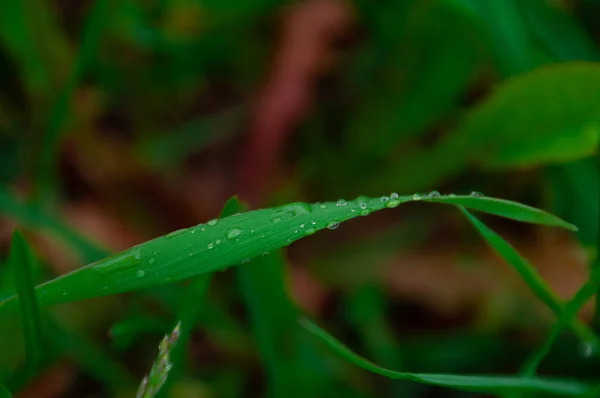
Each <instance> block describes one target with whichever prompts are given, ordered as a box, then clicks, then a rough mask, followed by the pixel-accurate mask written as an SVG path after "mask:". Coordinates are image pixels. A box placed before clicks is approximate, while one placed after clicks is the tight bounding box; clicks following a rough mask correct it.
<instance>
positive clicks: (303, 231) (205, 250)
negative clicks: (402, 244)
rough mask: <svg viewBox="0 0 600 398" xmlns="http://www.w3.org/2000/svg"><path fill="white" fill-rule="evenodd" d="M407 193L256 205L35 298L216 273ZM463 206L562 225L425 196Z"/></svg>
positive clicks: (465, 200) (10, 303) (499, 205)
mask: <svg viewBox="0 0 600 398" xmlns="http://www.w3.org/2000/svg"><path fill="white" fill-rule="evenodd" d="M411 200H413V196H398V195H397V194H392V195H390V196H389V197H388V196H384V197H381V198H367V197H364V196H362V197H358V198H357V199H355V200H353V201H349V202H346V201H344V200H340V201H338V202H337V203H317V204H307V203H291V204H288V205H285V206H281V207H276V208H270V209H263V210H256V211H251V212H247V213H242V214H238V215H233V216H229V217H224V218H222V219H220V220H211V221H209V222H207V223H206V224H200V225H198V226H196V227H192V228H187V229H182V230H179V231H175V232H172V233H170V234H168V235H165V236H162V237H159V238H156V239H154V240H151V241H148V242H146V243H143V244H141V245H138V246H135V247H133V248H130V249H127V250H125V251H122V252H120V253H117V254H115V255H113V256H110V257H108V258H105V259H102V260H99V261H97V262H95V263H92V264H90V265H88V266H85V267H82V268H80V269H78V270H75V271H73V272H71V273H69V274H66V275H63V276H61V277H58V278H56V279H53V280H51V281H48V282H46V283H44V284H42V285H39V286H38V287H37V294H38V298H39V301H40V303H42V304H55V303H61V302H68V301H76V300H83V299H86V298H92V297H98V296H106V295H112V294H119V293H124V292H129V291H133V290H137V289H143V288H148V287H151V286H156V285H159V284H163V283H167V282H175V281H179V280H183V279H187V278H190V277H192V276H195V275H200V274H205V273H210V272H214V271H219V270H223V269H225V268H227V267H230V266H232V265H236V264H239V263H241V262H243V261H244V260H245V259H251V258H253V257H256V256H260V255H262V254H263V253H265V252H272V251H274V250H277V249H279V248H281V247H284V246H287V245H289V244H291V243H292V242H294V241H296V240H299V239H301V238H303V237H304V236H308V235H312V234H313V233H315V232H317V231H319V230H323V229H325V228H329V229H335V228H337V226H338V225H339V223H340V222H343V221H347V220H350V219H353V218H356V217H360V216H366V215H368V214H370V213H371V212H374V211H378V210H381V209H384V208H393V207H396V206H399V205H400V204H401V203H405V202H408V201H411ZM426 201H434V202H440V203H451V204H457V205H460V204H464V205H465V206H468V207H473V208H475V209H477V210H481V211H486V212H490V213H492V214H497V215H503V216H506V217H511V218H514V219H517V220H521V221H529V222H538V223H542V224H547V225H559V226H564V227H566V228H570V229H573V228H574V227H572V226H571V225H570V224H567V223H565V222H564V221H561V220H560V219H558V218H556V217H554V216H551V215H549V214H547V213H544V212H541V211H540V210H537V209H533V208H530V207H527V206H523V205H518V204H516V203H512V202H507V201H501V200H497V199H491V198H485V197H484V198H473V197H457V198H452V197H450V196H447V197H446V196H444V197H440V198H435V197H434V198H431V196H430V197H429V198H428V199H426ZM15 306H16V297H10V298H8V299H5V300H3V301H0V311H2V310H8V309H11V308H15Z"/></svg>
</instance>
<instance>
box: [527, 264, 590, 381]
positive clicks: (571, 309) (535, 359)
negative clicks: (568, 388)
mask: <svg viewBox="0 0 600 398" xmlns="http://www.w3.org/2000/svg"><path fill="white" fill-rule="evenodd" d="M599 276H600V272H598V270H596V272H595V275H593V276H592V277H591V278H590V279H589V280H588V281H587V282H586V283H585V284H584V285H583V286H582V287H581V288H580V289H579V290H578V291H577V293H575V295H574V296H573V298H572V299H571V300H569V301H568V302H567V304H566V305H565V309H564V311H563V313H562V314H561V315H560V317H559V318H558V321H557V322H556V323H555V324H554V325H553V326H552V329H551V330H550V333H549V335H548V338H547V339H546V341H545V342H544V344H543V345H542V346H541V347H540V348H539V349H538V350H536V351H535V352H534V353H533V354H532V355H531V356H530V357H529V358H528V359H527V361H525V364H524V365H523V367H522V370H521V373H522V374H523V375H524V376H527V377H533V376H534V375H535V372H536V369H537V368H538V366H539V365H540V363H541V362H542V360H543V359H544V358H545V357H546V355H548V353H549V352H550V350H551V349H552V346H553V345H554V343H555V342H556V340H557V339H558V337H559V336H560V334H561V333H562V332H563V331H564V330H565V329H566V328H568V327H569V325H571V324H572V323H573V320H574V319H575V318H576V317H577V314H578V313H579V311H580V310H581V308H582V307H583V306H584V305H585V304H586V303H587V302H588V301H590V299H591V298H592V297H593V296H594V294H596V293H597V292H598V289H599V286H598V280H599V278H598V277H599ZM582 344H592V347H593V349H595V350H597V349H598V348H599V347H596V346H594V345H593V342H582Z"/></svg>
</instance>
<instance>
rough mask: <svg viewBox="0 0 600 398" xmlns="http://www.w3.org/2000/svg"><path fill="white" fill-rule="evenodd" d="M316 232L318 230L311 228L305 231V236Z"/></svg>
mask: <svg viewBox="0 0 600 398" xmlns="http://www.w3.org/2000/svg"><path fill="white" fill-rule="evenodd" d="M315 232H317V231H316V230H315V229H314V228H309V229H307V230H306V231H304V236H309V235H312V234H314V233H315Z"/></svg>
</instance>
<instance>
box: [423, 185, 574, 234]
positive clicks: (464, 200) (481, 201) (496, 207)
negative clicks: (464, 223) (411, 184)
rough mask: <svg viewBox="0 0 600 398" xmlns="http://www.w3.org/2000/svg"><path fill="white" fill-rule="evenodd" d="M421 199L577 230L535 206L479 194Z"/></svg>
mask: <svg viewBox="0 0 600 398" xmlns="http://www.w3.org/2000/svg"><path fill="white" fill-rule="evenodd" d="M423 200H426V201H429V202H439V203H446V204H451V205H457V206H464V207H468V208H469V209H472V210H478V211H482V212H484V213H489V214H493V215H496V216H501V217H506V218H511V219H513V220H516V221H521V222H528V223H533V224H540V225H549V226H554V227H561V228H565V229H568V230H570V231H577V227H576V226H574V225H573V224H570V223H568V222H566V221H564V220H562V219H560V218H558V217H556V216H555V215H552V214H550V213H547V212H545V211H543V210H540V209H536V208H535V207H531V206H527V205H524V204H521V203H515V202H511V201H508V200H504V199H496V198H487V197H485V196H481V195H479V194H475V193H474V194H471V195H469V196H451V195H443V196H435V195H434V196H432V195H428V196H423Z"/></svg>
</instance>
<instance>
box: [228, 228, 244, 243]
mask: <svg viewBox="0 0 600 398" xmlns="http://www.w3.org/2000/svg"><path fill="white" fill-rule="evenodd" d="M243 233H244V231H242V230H241V229H238V228H233V229H230V230H229V231H227V232H226V233H225V236H227V239H229V240H231V239H236V238H238V237H240V235H242V234H243Z"/></svg>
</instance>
